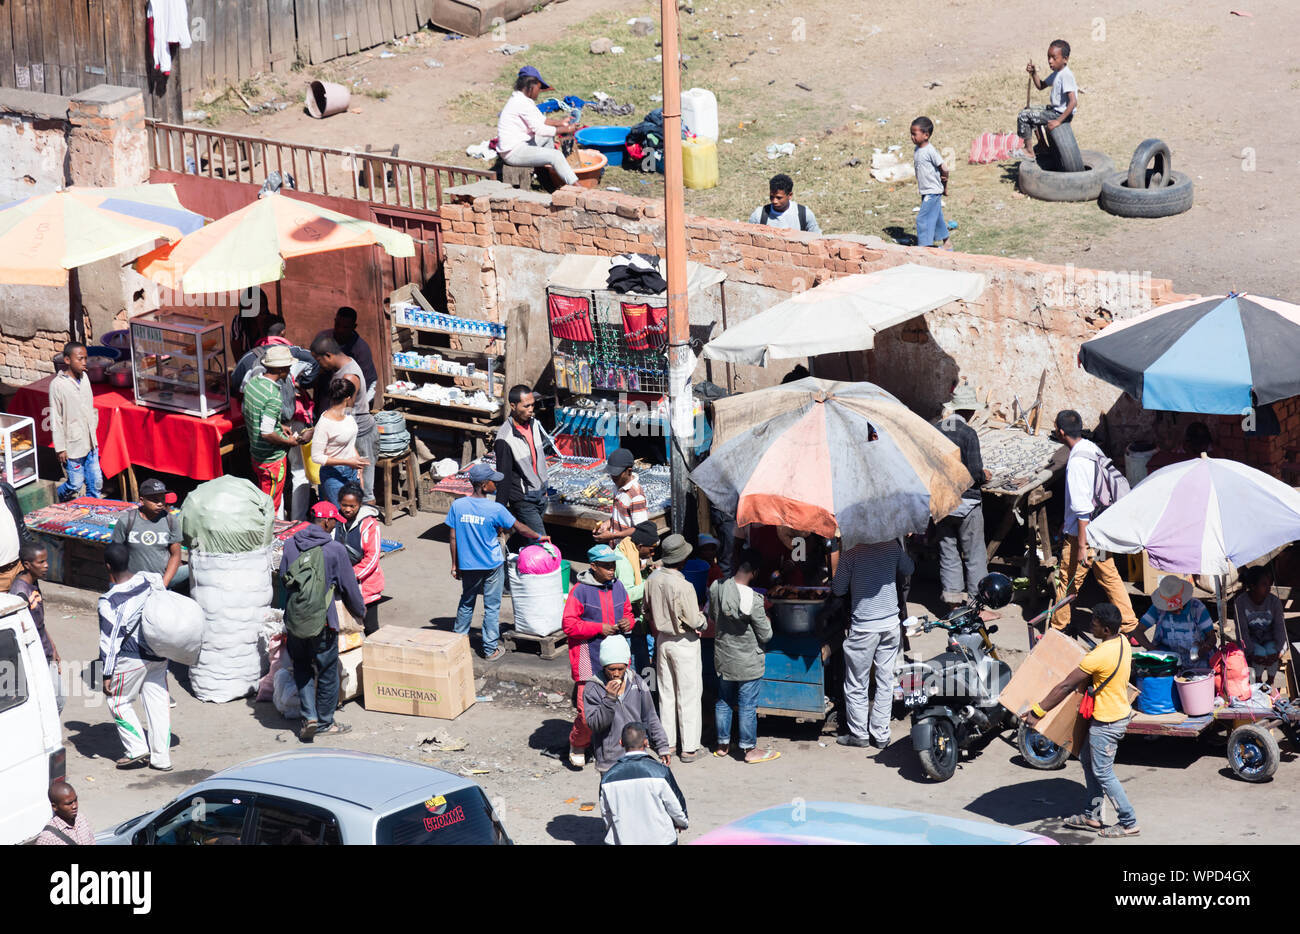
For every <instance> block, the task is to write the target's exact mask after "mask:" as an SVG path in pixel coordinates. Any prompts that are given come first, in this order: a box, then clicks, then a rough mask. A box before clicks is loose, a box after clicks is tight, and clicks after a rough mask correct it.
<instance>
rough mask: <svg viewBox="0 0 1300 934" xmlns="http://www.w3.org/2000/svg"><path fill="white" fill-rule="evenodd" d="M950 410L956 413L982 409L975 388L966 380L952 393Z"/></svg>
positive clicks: (949, 401)
mask: <svg viewBox="0 0 1300 934" xmlns="http://www.w3.org/2000/svg"><path fill="white" fill-rule="evenodd" d="M948 408H949V409H951V410H952V411H954V412H960V411H963V410H964V409H978V408H981V406H980V400H979V397H978V396H976V395H975V387H974V386H972V385H971V384H970V383H968V382H966V380H962V381H961V382H960V383H958V384H957V388H956V389H954V390H953V392H952V398H951V399H949V400H948Z"/></svg>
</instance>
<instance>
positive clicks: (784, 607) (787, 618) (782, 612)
mask: <svg viewBox="0 0 1300 934" xmlns="http://www.w3.org/2000/svg"><path fill="white" fill-rule="evenodd" d="M824 603H825V601H822V600H773V601H772V606H771V613H772V629H773V631H775V632H781V633H785V634H786V635H789V636H806V635H810V634H811V633H814V632H816V631H817V614H818V613H820V612H821V609H822V606H823V605H824Z"/></svg>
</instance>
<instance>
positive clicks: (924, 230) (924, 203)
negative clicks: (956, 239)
mask: <svg viewBox="0 0 1300 934" xmlns="http://www.w3.org/2000/svg"><path fill="white" fill-rule="evenodd" d="M947 239H948V222H947V221H946V220H944V219H943V195H922V196H921V210H920V211H918V212H917V214H916V245H917V246H934V245H935V244H936V243H943V241H945V240H947Z"/></svg>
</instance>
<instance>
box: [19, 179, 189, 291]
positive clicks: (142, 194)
mask: <svg viewBox="0 0 1300 934" xmlns="http://www.w3.org/2000/svg"><path fill="white" fill-rule="evenodd" d="M202 226H203V216H202V215H200V214H195V213H194V212H192V211H187V210H186V209H185V208H184V207H182V206H181V203H180V201H179V200H178V199H177V197H176V189H175V188H174V187H173V186H172V185H131V186H123V187H121V188H67V189H64V190H62V191H56V192H52V193H50V194H47V195H35V196H33V197H30V198H21V199H19V200H18V201H11V202H9V203H8V204H4V205H0V282H3V283H6V284H10V285H48V286H61V285H66V284H67V281H68V270H69V269H75V268H77V267H78V266H85V265H86V264H88V263H93V262H95V261H96V260H101V259H106V258H108V257H110V256H117V255H118V254H119V253H124V252H126V251H127V250H133V249H138V248H140V247H143V246H149V245H150V244H153V243H155V242H157V241H158V240H179V239H180V238H181V237H182V236H183V235H184V234H187V233H189V232H191V231H194V230H198V229H199V228H200V227H202Z"/></svg>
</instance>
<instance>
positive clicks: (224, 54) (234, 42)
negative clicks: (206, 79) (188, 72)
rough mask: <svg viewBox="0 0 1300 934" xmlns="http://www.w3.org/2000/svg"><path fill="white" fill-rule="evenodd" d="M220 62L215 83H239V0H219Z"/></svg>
mask: <svg viewBox="0 0 1300 934" xmlns="http://www.w3.org/2000/svg"><path fill="white" fill-rule="evenodd" d="M221 23H222V28H221V32H222V35H221V62H220V71H219V72H218V73H217V75H216V78H217V84H219V85H223V86H224V85H228V84H238V83H239V42H240V35H239V0H221Z"/></svg>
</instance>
